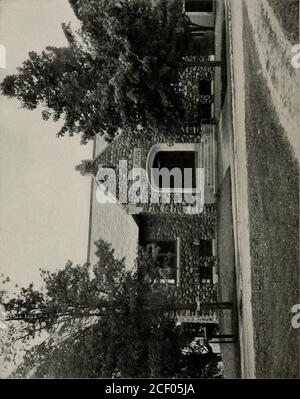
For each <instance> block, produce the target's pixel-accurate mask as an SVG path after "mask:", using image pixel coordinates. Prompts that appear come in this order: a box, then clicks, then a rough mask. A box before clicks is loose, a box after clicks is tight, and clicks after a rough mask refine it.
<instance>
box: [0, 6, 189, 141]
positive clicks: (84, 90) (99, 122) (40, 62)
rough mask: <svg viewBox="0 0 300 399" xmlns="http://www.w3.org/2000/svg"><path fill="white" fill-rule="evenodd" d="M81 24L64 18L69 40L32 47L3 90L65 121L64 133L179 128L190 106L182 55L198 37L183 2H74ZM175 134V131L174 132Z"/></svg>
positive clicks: (85, 135) (111, 136) (112, 135)
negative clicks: (181, 82) (65, 43)
mask: <svg viewBox="0 0 300 399" xmlns="http://www.w3.org/2000/svg"><path fill="white" fill-rule="evenodd" d="M69 1H70V4H71V6H72V8H73V10H74V12H75V14H76V16H77V17H78V18H79V20H80V22H81V28H80V29H79V31H78V32H73V31H72V29H71V27H70V25H64V24H63V30H64V33H65V36H66V38H67V40H68V46H66V47H62V48H56V47H47V48H46V49H45V50H44V51H42V53H41V54H37V53H36V52H34V51H32V52H30V53H29V56H28V59H27V60H26V61H24V62H23V65H22V66H21V67H19V68H18V72H17V74H15V75H10V76H8V77H6V78H5V79H4V80H3V82H2V83H1V90H2V93H3V94H4V95H6V96H8V97H16V98H17V99H19V100H20V102H21V104H22V106H23V107H25V108H27V109H30V110H33V109H36V107H37V106H38V105H41V106H42V107H43V112H42V115H43V118H44V119H45V120H48V119H49V118H51V117H52V118H53V120H54V121H58V120H60V119H63V126H62V128H61V130H60V131H59V132H58V136H64V135H65V134H66V133H68V134H69V135H71V136H72V135H74V134H81V135H82V142H83V143H86V142H87V141H88V140H89V139H91V138H93V137H94V135H95V134H97V133H99V134H101V135H103V136H104V138H105V139H106V140H107V141H112V140H113V139H114V138H115V137H116V136H117V135H118V134H119V133H120V131H123V130H128V131H129V132H133V133H134V134H138V131H137V127H140V126H142V127H145V128H146V129H144V130H141V129H138V130H139V131H143V134H146V133H145V132H147V133H148V134H153V131H156V130H158V129H160V131H162V130H163V131H164V132H165V133H166V134H167V135H168V134H170V132H174V131H176V129H178V128H179V126H180V122H181V121H183V119H184V115H185V110H184V106H183V101H182V94H181V90H180V88H179V85H178V83H179V71H180V69H181V68H182V59H183V57H184V56H186V55H187V54H189V53H190V51H191V48H192V47H193V43H195V39H194V38H193V36H192V34H191V32H190V30H189V25H190V22H189V19H188V18H187V16H186V15H185V14H183V13H182V2H181V1H180V0H126V1H125V0H124V1H115V0H69ZM173 134H174V133H173Z"/></svg>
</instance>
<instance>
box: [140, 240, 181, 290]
mask: <svg viewBox="0 0 300 399" xmlns="http://www.w3.org/2000/svg"><path fill="white" fill-rule="evenodd" d="M146 247H147V249H150V250H151V251H152V254H153V258H154V259H155V261H156V267H157V268H158V270H157V271H158V274H159V279H160V281H161V282H163V283H170V284H175V283H176V284H177V285H179V283H180V264H179V262H180V238H179V237H178V238H176V240H174V241H173V240H172V241H156V242H152V243H149V244H147V245H146Z"/></svg>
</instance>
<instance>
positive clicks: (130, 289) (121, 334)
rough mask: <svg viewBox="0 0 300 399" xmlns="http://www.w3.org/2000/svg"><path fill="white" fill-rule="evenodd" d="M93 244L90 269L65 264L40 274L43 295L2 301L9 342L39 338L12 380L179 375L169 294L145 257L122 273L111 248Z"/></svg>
mask: <svg viewBox="0 0 300 399" xmlns="http://www.w3.org/2000/svg"><path fill="white" fill-rule="evenodd" d="M96 244H97V255H98V257H99V260H98V262H97V264H96V265H94V267H91V266H90V265H89V264H85V265H83V266H80V265H74V264H73V263H71V262H70V261H68V262H67V264H66V266H65V267H64V268H63V269H61V270H59V271H57V272H54V273H50V272H48V271H44V272H42V276H43V280H44V290H41V289H40V290H37V289H35V288H34V286H33V285H32V284H31V285H30V286H29V287H28V288H21V290H20V291H19V292H18V294H16V296H15V297H13V298H11V297H10V298H8V297H6V298H3V303H4V306H5V309H6V312H7V317H6V320H7V322H8V323H13V327H14V330H15V331H14V334H13V335H12V336H11V342H10V343H13V342H15V341H16V340H18V341H21V342H26V341H28V340H30V339H36V338H37V337H38V336H40V337H42V338H43V342H41V343H39V344H38V345H36V346H34V347H33V348H30V349H29V350H28V351H27V354H26V355H25V358H24V362H23V363H22V364H21V366H19V367H18V369H17V372H16V374H15V375H16V376H24V375H25V376H26V375H28V373H29V374H30V373H31V375H34V376H43V377H45V376H48V377H111V376H112V375H113V374H114V373H120V374H121V375H122V376H123V377H143V376H144V377H145V376H153V377H154V376H156V377H158V376H160V377H163V376H165V377H170V376H173V375H175V374H176V373H177V372H178V370H179V369H180V359H181V348H182V347H183V346H184V345H185V344H186V340H185V338H184V337H183V336H182V334H181V332H180V329H179V328H178V327H176V324H175V319H174V316H172V315H171V314H170V312H169V310H170V309H172V303H173V300H174V299H173V291H172V290H170V289H168V287H167V286H165V285H163V284H161V283H160V282H159V280H157V279H156V277H157V276H156V266H155V261H154V259H153V257H152V255H151V253H148V252H144V251H141V252H140V254H139V256H138V260H137V262H138V264H139V267H138V268H137V269H135V270H134V271H132V272H129V271H126V270H125V266H124V260H117V259H116V258H115V256H114V251H113V249H112V248H111V245H109V244H107V243H106V242H104V241H102V240H100V241H98V242H97V243H96ZM17 326H18V328H17V330H18V333H17V332H16V327H17ZM6 347H7V348H9V347H12V345H8V342H6ZM33 365H35V367H33Z"/></svg>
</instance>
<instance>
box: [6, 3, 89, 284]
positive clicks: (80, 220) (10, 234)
mask: <svg viewBox="0 0 300 399" xmlns="http://www.w3.org/2000/svg"><path fill="white" fill-rule="evenodd" d="M69 21H71V23H72V26H74V27H75V26H76V20H75V16H74V14H73V12H72V9H71V8H70V6H69V3H68V1H67V0H2V1H0V44H3V45H4V46H5V47H6V69H1V70H0V80H2V79H3V78H4V77H5V76H6V75H7V74H11V73H15V71H16V67H17V66H20V64H21V63H22V61H24V60H25V59H26V57H27V54H28V52H29V51H31V50H35V51H37V52H39V51H41V50H42V49H43V48H44V47H45V46H47V45H55V46H61V45H64V44H65V43H66V40H65V38H64V35H63V33H62V29H61V23H62V22H66V23H68V22H69ZM58 130H59V125H58V124H57V123H54V122H50V121H48V122H45V121H43V120H42V118H41V114H40V110H37V111H28V110H24V109H21V108H20V104H19V103H18V102H17V101H15V100H10V99H7V98H5V97H3V96H0V273H4V274H5V275H9V276H11V277H12V278H13V282H14V283H18V284H19V285H20V284H21V285H24V284H25V285H26V284H27V283H29V282H31V281H39V268H40V267H42V268H47V269H49V270H54V269H56V268H57V267H61V266H64V264H65V262H66V260H67V259H71V260H73V261H74V262H77V263H83V262H85V261H86V251H87V239H88V220H89V218H88V215H89V194H90V179H89V178H86V177H82V176H80V175H79V173H78V172H76V171H75V170H74V167H75V165H76V164H78V163H79V162H80V160H82V159H89V158H91V155H92V145H91V144H89V145H87V146H82V145H80V143H79V141H80V139H79V137H73V138H68V137H66V138H62V139H58V138H57V137H56V133H57V132H58Z"/></svg>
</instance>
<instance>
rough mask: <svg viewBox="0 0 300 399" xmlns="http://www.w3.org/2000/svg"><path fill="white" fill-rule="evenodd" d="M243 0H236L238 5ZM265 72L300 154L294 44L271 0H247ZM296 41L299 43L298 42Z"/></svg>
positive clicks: (298, 77)
mask: <svg viewBox="0 0 300 399" xmlns="http://www.w3.org/2000/svg"><path fill="white" fill-rule="evenodd" d="M238 2H240V1H235V3H234V4H235V6H236V5H237V3H238ZM244 2H245V4H246V6H247V12H248V17H249V21H250V23H251V25H252V27H253V39H254V42H255V44H256V49H257V52H258V56H259V60H260V64H261V73H262V74H263V77H264V78H265V80H266V82H267V86H268V89H269V90H270V93H271V96H272V100H273V104H274V107H275V110H276V113H277V115H278V117H279V120H280V123H281V125H282V127H283V128H284V130H285V132H286V135H287V137H288V139H289V142H290V144H291V146H292V149H293V152H294V155H295V157H296V159H297V160H298V162H299V158H300V137H299V126H300V113H299V109H300V108H299V105H300V104H299V99H300V96H299V93H300V70H299V69H298V70H296V69H294V68H293V67H292V64H291V59H292V46H293V44H292V43H290V42H289V40H288V39H287V37H286V36H285V34H284V31H283V30H282V28H281V26H280V24H279V22H278V20H277V18H276V16H275V14H274V12H273V10H272V8H271V7H270V5H269V3H268V1H267V0H246V1H244ZM294 44H295V43H294Z"/></svg>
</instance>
